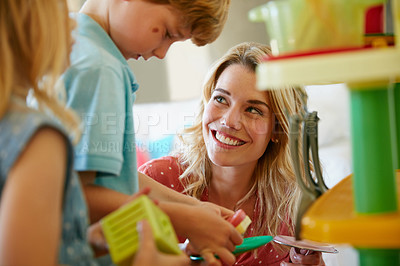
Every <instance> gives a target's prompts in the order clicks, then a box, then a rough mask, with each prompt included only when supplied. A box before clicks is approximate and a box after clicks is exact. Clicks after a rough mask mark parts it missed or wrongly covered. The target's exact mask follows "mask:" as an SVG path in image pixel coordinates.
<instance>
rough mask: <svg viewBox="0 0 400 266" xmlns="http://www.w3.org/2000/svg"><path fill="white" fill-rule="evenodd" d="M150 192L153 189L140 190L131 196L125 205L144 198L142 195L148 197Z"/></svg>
mask: <svg viewBox="0 0 400 266" xmlns="http://www.w3.org/2000/svg"><path fill="white" fill-rule="evenodd" d="M150 190H151V189H150V188H149V187H145V188H142V189H140V190H139V191H138V192H136V193H135V194H133V195H131V196H130V197H129V198H128V200H127V201H126V202H125V204H127V203H129V202H131V201H133V200H134V199H137V198H139V197H140V196H142V195H148V194H149V193H150Z"/></svg>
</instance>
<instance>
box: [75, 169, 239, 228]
mask: <svg viewBox="0 0 400 266" xmlns="http://www.w3.org/2000/svg"><path fill="white" fill-rule="evenodd" d="M79 176H80V179H81V183H82V186H83V190H84V192H85V196H86V201H87V203H88V206H89V213H90V220H91V223H94V222H97V221H99V220H100V219H101V218H102V217H104V216H105V215H107V214H109V213H110V212H112V211H114V210H116V209H118V208H119V207H120V206H122V205H123V204H125V203H126V202H128V201H130V200H132V196H130V195H126V194H123V193H120V192H117V191H114V190H112V189H108V188H105V187H101V186H97V185H94V179H95V176H96V172H79ZM138 176H139V188H140V189H142V188H146V187H147V188H150V194H149V196H150V197H151V198H153V199H156V200H158V201H164V200H165V201H172V202H180V203H187V204H190V205H206V206H208V207H210V208H211V206H214V209H215V210H217V211H218V212H220V214H221V216H223V217H226V216H230V215H232V214H233V212H232V211H230V210H227V209H225V208H222V207H218V206H217V205H211V204H208V203H203V202H201V201H199V200H197V199H195V198H193V197H189V196H186V195H184V194H181V193H179V192H177V191H175V190H172V189H169V188H167V187H166V186H164V185H162V184H160V183H158V182H157V181H155V180H153V179H152V178H150V177H148V176H147V175H145V174H142V173H140V172H138Z"/></svg>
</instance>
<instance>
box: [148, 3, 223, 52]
mask: <svg viewBox="0 0 400 266" xmlns="http://www.w3.org/2000/svg"><path fill="white" fill-rule="evenodd" d="M147 1H149V2H152V3H156V4H168V5H171V6H172V7H174V8H176V9H177V10H178V11H180V12H181V13H182V15H183V18H184V21H185V23H186V24H187V25H188V26H189V27H190V28H191V33H192V38H191V40H192V42H193V43H194V44H196V45H197V46H203V45H206V44H208V43H212V42H213V41H215V40H216V39H217V37H218V36H219V35H220V34H221V31H222V29H223V27H224V25H225V22H226V20H227V18H228V11H229V6H230V0H147Z"/></svg>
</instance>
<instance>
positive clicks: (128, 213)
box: [101, 195, 182, 266]
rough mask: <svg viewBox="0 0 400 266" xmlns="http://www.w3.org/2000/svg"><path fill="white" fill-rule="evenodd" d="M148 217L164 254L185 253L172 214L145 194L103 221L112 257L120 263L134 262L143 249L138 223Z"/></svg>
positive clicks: (121, 265)
mask: <svg viewBox="0 0 400 266" xmlns="http://www.w3.org/2000/svg"><path fill="white" fill-rule="evenodd" d="M144 219H145V220H147V221H148V223H149V224H150V226H151V229H152V232H153V235H154V241H155V243H156V246H157V248H158V249H159V250H160V251H161V252H164V253H169V254H181V253H182V251H181V250H180V249H179V246H178V239H177V237H176V234H175V231H174V229H173V227H172V225H171V222H170V220H169V217H168V216H167V215H166V214H165V213H164V212H163V211H162V210H161V209H160V208H159V207H157V206H156V205H155V204H154V203H153V202H152V201H151V200H150V199H149V198H148V197H147V196H145V195H143V196H140V197H138V198H137V199H135V200H134V201H132V202H130V203H128V204H126V205H124V206H123V207H121V208H119V209H118V210H116V211H114V212H112V213H110V214H109V215H107V216H106V217H104V218H103V219H102V220H101V226H102V228H103V232H104V235H105V238H106V240H107V243H108V246H109V251H110V255H111V259H112V260H113V262H114V263H115V264H116V265H118V266H125V265H131V264H132V260H133V258H134V256H135V253H136V251H137V250H138V248H139V235H138V232H137V230H136V223H137V222H138V221H141V220H144Z"/></svg>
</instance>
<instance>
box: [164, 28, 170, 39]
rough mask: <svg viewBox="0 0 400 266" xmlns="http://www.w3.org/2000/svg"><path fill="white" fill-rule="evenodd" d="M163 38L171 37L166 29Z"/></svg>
mask: <svg viewBox="0 0 400 266" xmlns="http://www.w3.org/2000/svg"><path fill="white" fill-rule="evenodd" d="M165 38H167V39H170V38H171V34H170V33H169V31H168V30H167V31H166V32H165Z"/></svg>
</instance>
